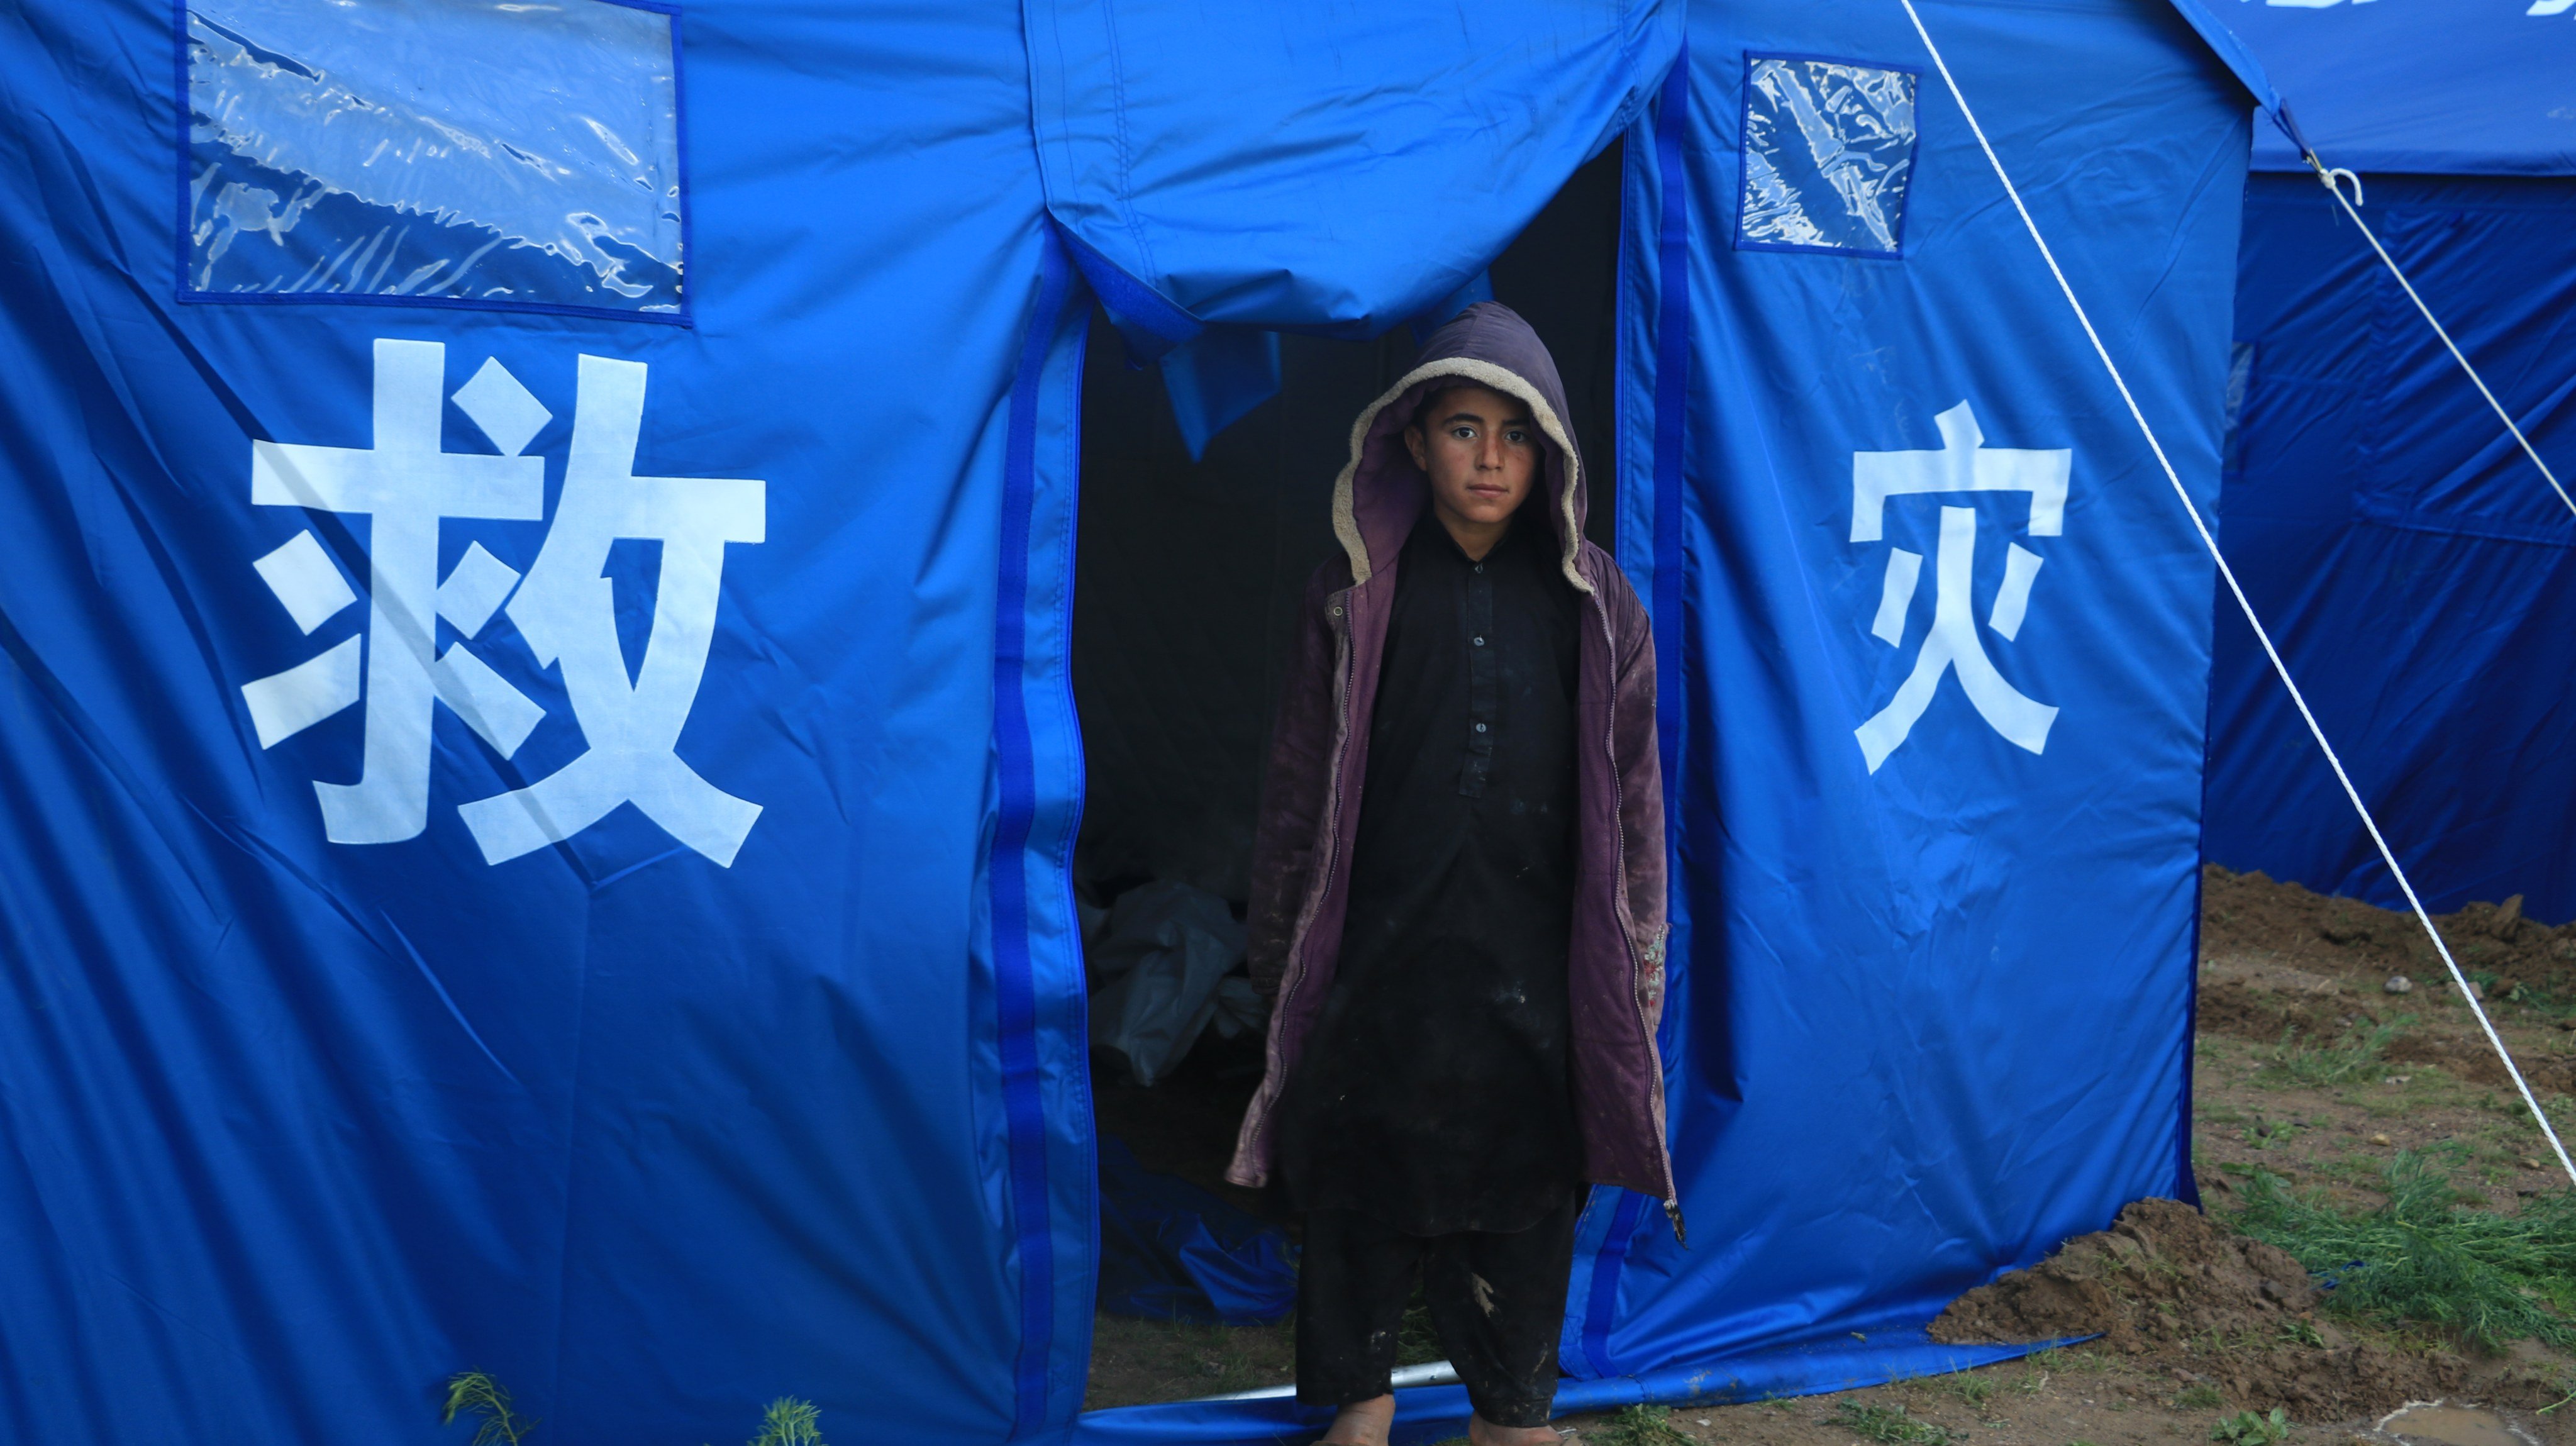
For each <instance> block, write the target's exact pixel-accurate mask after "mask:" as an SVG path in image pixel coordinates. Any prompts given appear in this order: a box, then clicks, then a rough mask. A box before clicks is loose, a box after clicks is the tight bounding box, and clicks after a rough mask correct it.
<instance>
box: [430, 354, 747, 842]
mask: <svg viewBox="0 0 2576 1446" xmlns="http://www.w3.org/2000/svg"><path fill="white" fill-rule="evenodd" d="M643 420H644V367H643V365H642V364H641V363H639V362H622V361H609V360H607V359H605V358H603V357H595V356H585V357H583V358H582V359H581V385H580V391H579V392H578V393H577V394H576V396H575V397H574V400H573V411H572V460H571V462H570V464H569V465H568V466H567V467H566V468H565V469H564V489H563V503H562V505H561V506H559V507H557V508H556V509H555V521H554V526H553V528H552V529H551V530H549V531H548V532H547V533H546V545H545V546H544V547H543V548H542V549H540V550H539V551H538V553H537V560H536V563H535V565H534V566H532V567H530V568H529V569H528V581H527V585H526V586H524V587H522V588H520V589H519V595H518V596H517V597H516V598H514V599H512V600H511V603H510V620H511V621H512V622H515V623H517V624H518V625H519V631H520V633H522V634H523V635H525V636H526V638H527V640H528V644H529V646H530V647H532V648H534V649H535V650H536V654H537V661H538V662H540V663H552V662H554V661H555V660H556V659H557V658H561V659H562V660H563V674H564V691H565V692H567V693H569V694H571V695H572V710H573V713H574V714H575V715H576V716H578V717H579V718H580V719H581V731H582V736H583V737H584V738H585V739H587V740H588V741H589V743H590V751H589V752H587V753H584V754H583V755H582V756H580V757H579V758H576V759H574V760H573V761H572V762H570V763H568V764H565V765H564V766H563V767H562V768H560V769H558V770H556V771H555V772H554V773H552V774H549V775H548V776H546V777H545V778H542V779H539V780H538V781H537V782H536V783H534V784H531V785H530V786H528V787H526V788H521V789H514V790H512V791H511V792H508V793H504V794H499V795H496V796H494V797H492V798H486V799H481V800H478V801H476V802H474V803H469V804H467V805H465V806H464V808H462V809H461V810H459V812H461V813H463V814H464V816H465V826H466V827H467V828H469V829H472V830H473V831H474V841H475V842H476V843H478V844H480V845H482V846H483V857H484V859H485V860H487V861H488V862H491V863H496V864H497V863H499V862H501V861H502V860H504V859H514V858H517V857H518V856H519V855H521V854H523V853H526V852H528V851H529V850H530V849H535V848H542V847H544V846H545V845H547V844H549V843H556V842H559V841H561V840H564V839H568V838H570V837H572V836H573V835H574V834H577V833H579V832H581V831H582V830H583V829H586V828H588V827H590V826H591V825H592V824H594V823H597V822H599V821H600V820H601V819H603V818H605V817H607V816H608V812H609V810H611V809H613V808H615V807H617V806H618V805H619V804H621V803H632V804H634V805H635V806H636V807H637V808H639V809H641V810H643V812H644V816H645V817H646V818H649V819H651V820H653V821H654V822H655V823H657V824H660V825H661V826H662V828H663V829H664V831H666V832H668V833H669V834H670V835H671V836H672V837H673V838H676V839H678V840H679V841H680V842H682V843H684V844H687V845H688V846H689V847H691V848H693V849H696V850H697V851H698V852H699V853H702V854H705V855H706V856H707V857H708V858H711V859H713V860H715V861H716V862H717V863H720V864H723V865H725V866H726V867H728V868H730V867H732V865H733V856H734V852H735V851H736V850H738V849H740V848H741V847H742V841H743V838H744V837H745V836H746V835H748V834H749V833H750V832H751V825H752V821H753V820H754V819H757V818H759V817H760V805H758V804H756V803H747V802H745V801H744V800H742V799H739V798H736V797H734V796H733V795H732V794H729V793H726V792H725V791H724V790H722V789H720V788H717V787H716V786H715V785H714V784H712V783H709V782H707V781H706V780H705V779H703V778H701V777H699V776H698V773H697V770H695V769H693V768H691V767H689V765H687V764H685V763H683V762H681V761H680V757H679V755H678V754H677V753H675V752H674V751H673V749H674V748H675V747H677V745H678V744H679V741H680V729H681V726H682V725H684V724H686V723H687V722H688V721H689V709H690V707H691V706H692V705H693V704H695V703H696V701H697V697H698V684H699V682H700V680H701V679H703V678H704V677H705V676H706V670H707V647H708V645H709V644H710V643H712V642H714V641H715V631H716V594H717V584H718V583H720V582H721V581H722V580H723V577H724V550H725V544H726V543H728V542H758V541H760V540H761V539H762V538H763V537H764V536H765V535H766V532H767V516H768V514H767V489H766V488H765V487H764V485H763V484H761V483H759V482H757V481H750V480H744V479H733V478H727V479H716V478H705V477H638V476H636V475H635V441H636V437H637V435H638V433H639V432H640V431H641V429H642V426H643ZM621 537H633V538H649V539H654V540H658V541H659V542H660V543H661V544H662V580H661V589H660V593H659V595H658V596H657V597H656V598H655V599H654V605H653V630H652V634H651V639H650V641H649V642H647V643H646V644H645V648H644V661H643V663H642V665H641V666H639V667H638V668H637V669H636V672H635V678H634V681H633V682H631V683H630V682H629V681H628V680H627V675H626V656H625V653H624V652H623V651H622V650H621V649H620V648H619V646H618V642H617V604H616V598H615V596H614V594H613V593H612V591H611V589H610V587H609V584H608V581H607V580H606V579H605V578H603V577H601V576H600V570H601V569H602V568H604V567H606V566H607V564H608V548H609V544H610V543H613V542H615V541H616V540H617V539H618V538H621Z"/></svg>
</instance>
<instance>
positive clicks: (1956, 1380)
mask: <svg viewBox="0 0 2576 1446" xmlns="http://www.w3.org/2000/svg"><path fill="white" fill-rule="evenodd" d="M1941 1389H1943V1390H1945V1391H1947V1392H1949V1393H1950V1394H1951V1395H1953V1396H1956V1397H1958V1398H1959V1399H1960V1400H1962V1401H1965V1402H1967V1403H1968V1406H1969V1408H1970V1409H1972V1410H1983V1409H1985V1404H1986V1403H1987V1402H1988V1401H1991V1400H1993V1399H1994V1398H1995V1381H1994V1377H1992V1376H1983V1375H1979V1374H1977V1373H1976V1372H1974V1371H1960V1372H1958V1373H1957V1374H1955V1375H1950V1376H1944V1377H1942V1378H1941Z"/></svg>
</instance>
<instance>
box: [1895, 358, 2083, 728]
mask: <svg viewBox="0 0 2576 1446" xmlns="http://www.w3.org/2000/svg"><path fill="white" fill-rule="evenodd" d="M1934 425H1936V426H1937V427H1939V429H1940V432H1941V448H1940V450H1938V451H1932V452H1855V453H1853V454H1852V527H1851V540H1852V541H1854V542H1876V541H1878V540H1879V538H1880V536H1881V530H1882V524H1883V521H1884V515H1885V512H1886V509H1887V502H1888V499H1889V498H1892V497H1908V496H1914V495H1917V494H1923V493H1948V492H2027V493H2029V494H2030V519H2029V530H2030V535H2031V536H2033V537H2055V536H2057V535H2058V534H2059V532H2060V531H2061V530H2062V529H2063V528H2064V526H2065V517H2066V483H2067V477H2068V475H2069V473H2070V472H2071V471H2072V466H2073V460H2074V455H2075V454H2074V452H2073V451H2072V450H2070V449H2063V448H2061V449H2058V450H2055V451H2032V450H2021V449H2015V448H2004V447H1988V446H1986V445H1985V434H1984V432H1983V431H1982V430H1981V429H1980V428H1979V427H1978V426H1977V418H1976V414H1975V413H1974V412H1973V411H1971V410H1969V407H1968V404H1967V403H1966V402H1961V403H1960V404H1959V405H1957V406H1955V407H1952V408H1951V409H1950V410H1948V411H1946V412H1943V413H1941V414H1940V415H1939V416H1938V417H1936V418H1935V419H1934ZM1976 551H1977V512H1976V509H1975V508H1973V507H1944V508H1942V509H1941V534H1940V544H1939V548H1938V550H1937V551H1936V552H1935V554H1934V557H1933V563H1932V628H1931V631H1930V632H1928V633H1927V634H1925V636H1924V639H1923V646H1922V649H1921V651H1919V652H1917V653H1916V654H1915V656H1914V668H1913V670H1912V671H1911V672H1909V673H1908V674H1906V677H1905V681H1904V682H1903V683H1901V684H1898V685H1897V689H1896V696H1895V697H1893V698H1891V699H1889V700H1888V703H1887V706H1886V707H1884V708H1881V709H1880V710H1879V711H1878V712H1877V713H1875V714H1873V715H1871V717H1870V719H1869V721H1867V722H1865V723H1863V724H1861V725H1860V727H1858V728H1856V729H1854V730H1853V734H1854V736H1855V737H1857V738H1858V739H1859V740H1860V751H1861V756H1862V758H1863V759H1864V760H1866V761H1867V762H1868V764H1869V771H1870V772H1872V773H1876V772H1877V771H1878V768H1879V765H1880V764H1882V763H1885V762H1886V761H1887V758H1888V755H1889V754H1891V753H1894V752H1895V751H1896V750H1897V749H1898V747H1900V746H1902V745H1903V744H1904V742H1905V740H1906V737H1907V736H1908V735H1909V734H1911V733H1912V732H1913V731H1914V725H1915V723H1916V722H1917V721H1918V720H1920V719H1921V718H1922V716H1923V711H1924V710H1925V709H1926V708H1929V707H1930V706H1932V695H1933V693H1934V692H1936V691H1937V690H1938V689H1939V688H1940V686H1941V678H1942V675H1943V674H1945V673H1949V672H1952V671H1955V672H1957V674H1958V675H1959V688H1960V690H1961V691H1962V692H1964V693H1966V694H1967V695H1968V702H1969V703H1970V704H1972V705H1974V707H1975V708H1976V710H1977V716H1979V717H1981V718H1983V719H1985V720H1986V723H1987V724H1988V726H1990V727H1992V728H1993V729H1994V730H1995V731H1996V732H1997V733H2000V734H2002V735H2003V736H2004V737H2005V738H2006V739H2007V740H2009V741H2010V742H2012V743H2014V744H2016V745H2018V746H2020V747H2023V748H2026V749H2029V750H2030V751H2031V752H2033V753H2038V752H2041V751H2043V750H2044V749H2046V748H2047V746H2048V730H2049V727H2050V725H2051V724H2053V723H2055V722H2056V721H2057V710H2056V709H2055V708H2053V707H2050V706H2049V705H2047V704H2045V703H2038V702H2034V701H2032V700H2031V699H2030V698H2027V697H2025V696H2023V695H2022V693H2021V691H2020V690H2019V689H2017V688H2015V687H2013V685H2012V684H2010V683H2007V682H2005V681H2004V677H2003V674H2001V673H1999V672H1997V671H1996V670H1995V664H1994V660H1993V659H1991V658H1989V657H1987V656H1986V646H1985V640H1984V639H1983V638H1982V637H1980V636H1979V635H1978V633H1977V623H1976V618H1975V616H1974V612H1973V609H1972V605H1971V600H1970V598H1969V580H1970V576H1971V570H1972V567H1973V564H1974V562H1975V560H1976ZM2039 564H2040V558H2039V556H2038V554H2036V553H2033V552H2030V551H2028V550H2026V549H2024V548H2023V547H2022V546H2021V545H2020V544H2019V543H2012V544H2008V545H2007V549H2006V551H2005V554H2004V577H2003V585H2002V587H2001V588H1999V589H1998V590H1997V591H1996V594H1995V602H1994V606H1993V608H1992V609H1991V610H1990V611H1989V612H1988V613H1987V615H1986V626H1988V627H1989V628H1992V629H1993V630H1994V631H1995V634H1996V635H1997V636H1998V637H2001V638H2003V639H2004V640H2005V641H2006V642H2010V641H2012V639H2013V638H2015V637H2016V636H2018V635H2019V634H2020V632H2021V623H2022V615H2023V614H2024V612H2026V611H2027V610H2028V608H2029V606H2030V585H2031V582H2032V580H2033V579H2034V578H2036V577H2038V576H2039ZM1922 575H1923V558H1922V555H1921V554H1919V553H1914V552H1908V551H1906V550H1905V549H1904V548H1901V547H1893V548H1890V549H1888V554H1887V573H1886V576H1885V578H1884V580H1883V581H1882V583H1881V585H1880V588H1879V597H1878V615H1877V617H1876V618H1875V619H1873V620H1872V621H1871V623H1870V629H1869V630H1870V632H1871V634H1872V635H1873V636H1875V637H1877V638H1878V639H1879V640H1880V641H1882V642H1884V643H1886V644H1887V645H1888V646H1889V647H1902V646H1904V644H1905V631H1906V613H1907V610H1908V608H1909V607H1910V605H1911V604H1912V603H1913V601H1914V590H1915V586H1916V584H1917V583H1918V582H1920V581H1921V579H1922Z"/></svg>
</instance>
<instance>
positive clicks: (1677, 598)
mask: <svg viewBox="0 0 2576 1446" xmlns="http://www.w3.org/2000/svg"><path fill="white" fill-rule="evenodd" d="M1689 106H1690V41H1689V38H1688V37H1684V38H1683V41H1682V49H1681V55H1680V56H1679V58H1677V59H1675V60H1674V61H1673V72H1672V74H1671V75H1670V76H1669V77H1667V78H1666V79H1665V81H1664V93H1663V95H1662V96H1661V97H1660V98H1659V100H1658V101H1657V103H1656V112H1655V170H1656V174H1657V176H1658V177H1660V178H1661V185H1660V188H1659V189H1660V190H1661V192H1662V195H1663V219H1662V226H1661V229H1660V231H1659V232H1658V234H1657V238H1656V258H1655V271H1656V282H1655V286H1656V292H1655V303H1656V305H1655V681H1656V689H1655V692H1656V697H1655V723H1656V729H1657V733H1656V741H1657V743H1658V745H1659V746H1660V748H1661V749H1662V752H1663V757H1662V759H1661V760H1660V761H1661V762H1662V764H1663V770H1664V835H1665V837H1666V839H1667V840H1674V841H1677V840H1678V839H1679V838H1680V837H1681V822H1680V820H1681V810H1680V809H1678V808H1676V807H1674V806H1673V805H1674V802H1675V800H1676V799H1677V798H1678V797H1679V796H1680V788H1679V783H1680V774H1681V767H1680V764H1681V757H1682V749H1681V739H1682V731H1683V730H1682V726H1681V725H1682V686H1681V685H1682V669H1681V642H1682V492H1683V488H1684V487H1685V485H1686V484H1685V482H1684V481H1683V478H1682V464H1683V460H1684V458H1683V440H1684V434H1683V430H1682V419H1683V412H1684V411H1685V410H1686V409H1687V408H1688V406H1689V402H1690V198H1689V195H1688V194H1687V188H1688V184H1689V182H1688V179H1687V177H1685V176H1684V175H1683V172H1682V120H1683V116H1684V113H1685V112H1686V111H1687V110H1688V109H1689Z"/></svg>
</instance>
